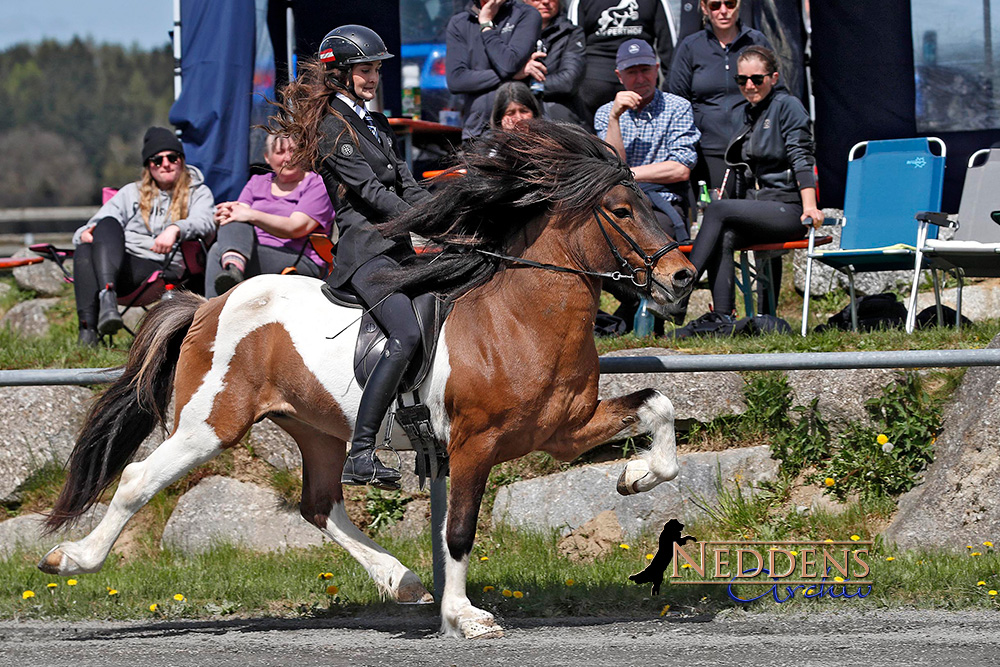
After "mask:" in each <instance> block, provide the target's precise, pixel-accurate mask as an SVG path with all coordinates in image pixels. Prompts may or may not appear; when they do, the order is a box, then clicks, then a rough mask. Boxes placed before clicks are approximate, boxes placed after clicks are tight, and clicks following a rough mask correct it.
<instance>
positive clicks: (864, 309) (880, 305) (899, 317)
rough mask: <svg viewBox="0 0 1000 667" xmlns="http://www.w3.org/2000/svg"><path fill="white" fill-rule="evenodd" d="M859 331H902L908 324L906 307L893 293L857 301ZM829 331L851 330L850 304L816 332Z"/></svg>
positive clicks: (871, 295)
mask: <svg viewBox="0 0 1000 667" xmlns="http://www.w3.org/2000/svg"><path fill="white" fill-rule="evenodd" d="M857 308H858V331H871V330H872V329H902V328H903V326H904V325H905V324H906V306H904V305H903V304H901V303H899V301H898V300H897V299H896V295H895V294H893V293H892V292H883V293H882V294H870V295H868V296H863V297H861V298H860V299H858V300H857ZM827 329H842V330H844V331H849V330H850V329H851V306H850V304H848V305H847V306H845V307H844V309H843V310H841V311H840V312H839V313H837V314H836V315H832V316H831V317H830V319H828V320H827V321H826V324H821V325H819V326H818V327H816V329H815V331H816V332H821V331H826V330H827Z"/></svg>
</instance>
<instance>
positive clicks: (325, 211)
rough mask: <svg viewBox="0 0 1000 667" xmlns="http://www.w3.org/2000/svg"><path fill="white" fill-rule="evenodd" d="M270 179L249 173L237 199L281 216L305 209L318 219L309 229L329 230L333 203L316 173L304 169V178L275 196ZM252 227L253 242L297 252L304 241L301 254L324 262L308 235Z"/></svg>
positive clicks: (257, 209)
mask: <svg viewBox="0 0 1000 667" xmlns="http://www.w3.org/2000/svg"><path fill="white" fill-rule="evenodd" d="M273 181H274V174H259V175H256V176H251V177H250V180H249V181H248V182H247V184H246V185H245V186H244V187H243V192H241V193H240V198H239V199H238V200H237V201H240V202H242V203H244V204H246V205H248V206H250V207H251V208H253V209H254V210H255V211H260V212H262V213H270V214H272V215H280V216H282V217H285V218H287V217H289V216H290V215H291V214H292V213H295V212H296V211H298V212H299V213H305V214H306V215H308V216H309V217H310V218H312V219H313V220H315V221H316V222H318V223H319V227H317V228H316V229H314V230H313V233H320V232H322V233H324V234H329V233H330V230H331V228H332V227H331V226H332V225H333V218H334V211H333V204H331V203H330V195H328V194H327V192H326V185H325V184H324V183H323V179H322V178H321V177H320V175H319V174H317V173H316V172H314V171H308V172H306V176H305V178H303V179H302V181H301V182H300V183H299V184H298V186H296V188H295V189H294V190H292V191H291V192H289V193H288V194H287V195H285V196H284V197H277V196H275V195H274V194H272V193H271V183H272V182H273ZM254 231H255V232H256V233H257V242H258V243H260V244H261V245H266V246H270V247H272V248H287V249H288V250H293V251H295V252H299V250H301V249H302V246H303V245H304V246H305V247H306V249H305V253H303V254H304V255H305V256H306V257H308V258H309V259H311V260H312V261H313V262H315V263H316V264H318V265H320V266H324V265H325V264H326V262H324V261H323V258H321V257H320V256H319V255H318V254H316V251H315V250H313V248H312V244H310V243H309V237H308V236H304V237H302V238H297V239H281V238H278V237H277V236H274V235H273V234H270V233H268V232H266V231H264V230H263V229H261V228H260V227H256V228H255V229H254Z"/></svg>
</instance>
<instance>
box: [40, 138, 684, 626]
mask: <svg viewBox="0 0 1000 667" xmlns="http://www.w3.org/2000/svg"><path fill="white" fill-rule="evenodd" d="M460 167H461V168H464V170H465V175H463V176H461V177H455V178H450V179H447V180H446V181H445V182H443V183H442V185H441V188H440V189H439V190H438V191H437V192H436V193H435V194H434V195H432V197H430V198H428V200H427V201H425V202H422V203H420V204H418V206H417V207H415V208H414V209H412V210H410V211H409V212H407V213H404V214H403V215H401V216H400V217H398V218H396V219H394V220H393V221H392V222H390V223H388V225H387V226H386V227H385V228H384V231H385V233H386V234H396V233H402V232H404V231H405V230H415V231H420V232H421V233H422V234H424V235H426V236H427V237H428V238H429V239H431V240H432V241H435V242H436V243H438V244H439V245H441V246H443V247H444V248H445V250H444V251H442V252H441V253H440V254H439V255H436V256H433V257H431V256H427V255H419V256H417V258H416V259H415V260H414V261H415V262H416V264H414V265H413V266H404V267H403V269H402V270H401V271H400V272H399V274H398V275H393V276H386V280H387V281H392V280H395V281H396V286H397V287H399V288H401V289H403V288H407V289H414V290H417V291H419V290H426V289H427V288H428V286H437V287H438V288H440V290H441V291H440V294H441V295H442V297H444V296H447V298H449V299H450V300H451V303H452V310H451V312H450V314H449V316H448V318H447V320H446V321H445V323H444V325H443V328H442V331H441V334H440V338H439V343H438V346H437V348H436V353H435V355H434V358H433V361H432V363H431V365H430V369H429V371H428V375H427V377H426V379H425V381H424V382H423V383H422V385H421V386H420V388H419V389H418V393H419V396H420V398H421V400H422V401H423V402H424V404H425V405H426V406H427V407H428V408H429V410H430V413H431V423H432V426H433V430H434V433H435V434H436V437H437V438H438V439H439V440H440V441H441V442H442V443H444V444H446V447H447V453H448V457H449V466H450V475H451V493H450V496H449V501H448V510H447V521H446V525H445V543H446V546H447V549H446V551H447V553H446V555H445V561H446V562H445V585H444V589H443V595H442V599H441V629H442V632H443V633H444V634H445V635H446V636H458V637H468V638H475V637H484V638H485V637H499V636H502V635H503V628H502V627H501V626H500V625H499V624H498V623H497V622H496V620H495V619H494V618H493V616H492V615H491V614H489V613H488V612H486V611H485V610H482V609H478V608H476V607H475V606H474V605H473V604H472V603H471V602H470V600H469V598H468V596H467V593H466V580H467V570H468V566H469V555H470V553H471V551H472V546H473V540H474V538H475V532H476V523H477V518H478V514H479V510H480V503H481V500H482V497H483V493H484V489H485V486H486V482H487V477H488V475H489V472H490V469H491V468H492V467H493V466H495V465H497V464H499V463H502V462H504V461H508V460H512V459H515V458H518V457H521V456H524V455H525V454H528V453H529V452H532V451H536V450H541V451H545V452H548V453H549V454H551V455H552V456H553V457H555V458H557V459H559V460H562V461H570V460H572V459H574V458H576V457H577V456H579V455H580V454H582V453H583V452H585V451H587V450H589V449H592V448H593V447H595V446H597V445H600V444H602V443H605V442H609V441H612V440H614V439H620V438H623V437H627V436H635V435H640V434H649V435H650V436H651V444H650V446H649V447H648V449H646V450H645V451H643V452H642V454H641V456H639V457H638V458H635V459H633V460H630V461H628V462H627V463H626V464H625V466H624V469H623V471H622V473H621V475H620V477H619V479H618V481H617V489H618V491H619V492H620V493H623V494H633V493H640V492H645V491H648V490H650V489H652V488H653V487H655V486H657V485H658V484H661V483H662V482H665V481H667V480H670V479H673V478H674V477H675V476H676V475H677V472H678V464H677V457H676V442H675V434H674V412H673V406H672V404H671V403H670V400H669V399H668V398H666V397H665V396H663V395H662V394H660V393H659V392H658V391H655V390H652V389H646V390H642V391H638V392H636V393H632V394H629V395H627V396H623V397H620V398H613V399H606V400H598V398H597V388H598V374H599V369H598V355H597V350H596V347H595V342H594V336H593V326H594V319H595V316H596V314H597V309H598V300H599V296H600V292H601V284H602V280H619V281H628V282H629V283H630V284H634V285H635V286H636V289H639V290H641V291H642V292H643V293H645V294H648V295H649V297H650V298H652V299H653V300H655V301H657V302H659V303H666V302H668V301H673V300H677V299H680V298H682V297H683V296H684V295H685V294H687V293H688V292H689V291H690V288H691V284H692V282H693V280H694V271H693V267H692V266H691V264H690V263H688V261H687V260H686V258H685V257H684V255H683V254H681V252H679V251H678V250H677V244H676V243H675V242H672V240H671V239H670V238H669V237H668V236H667V235H666V233H665V232H664V231H662V230H661V229H660V227H659V226H658V225H657V223H656V219H655V217H654V216H653V212H652V210H651V208H650V205H649V203H648V202H647V200H646V199H644V197H643V195H642V194H641V192H640V191H639V189H638V188H637V187H636V185H635V183H634V181H633V179H632V174H631V171H630V170H629V168H628V167H627V166H626V165H625V164H624V163H623V162H622V161H621V159H620V158H619V157H618V155H617V154H616V153H615V152H614V151H613V150H612V149H611V147H610V146H609V145H608V144H605V143H604V142H602V141H600V140H598V139H596V138H593V137H592V136H591V135H589V134H587V133H585V132H583V131H579V130H575V129H571V128H570V127H568V126H561V125H555V124H549V123H544V122H535V123H532V124H531V125H530V126H529V128H528V129H526V130H525V131H524V132H518V133H512V134H507V133H502V132H498V133H496V134H495V135H494V136H493V137H492V138H490V139H487V140H485V141H482V142H481V144H480V145H478V146H477V147H475V148H474V149H473V150H470V151H468V152H467V153H466V154H465V157H464V163H459V165H456V167H455V169H456V170H457V169H459V168H460ZM322 286H323V283H322V282H321V281H319V280H315V279H312V278H307V277H303V276H294V275H292V276H273V275H265V276H258V277H255V278H252V279H250V280H247V281H244V282H242V283H240V284H239V285H237V286H236V287H234V288H233V289H232V290H231V291H229V292H227V293H226V294H224V295H222V296H220V297H217V298H214V299H211V300H208V301H206V300H205V299H204V298H202V297H199V296H197V295H194V294H191V293H185V292H181V293H178V294H177V295H176V296H175V298H174V299H172V300H170V301H166V302H163V303H162V304H159V305H157V306H155V307H154V308H153V309H151V311H150V312H149V314H148V315H147V316H146V319H145V321H144V322H143V324H142V326H141V328H140V329H139V331H138V334H137V336H136V338H135V341H134V343H133V347H132V349H131V351H130V353H129V357H128V360H127V363H126V365H125V367H124V369H123V374H122V375H121V377H120V378H119V379H118V380H117V381H116V382H114V384H112V385H111V386H110V387H109V388H108V389H107V390H106V391H105V392H104V393H103V394H102V395H101V396H99V397H98V399H96V402H95V403H94V405H93V406H92V408H91V410H90V412H89V413H88V416H87V419H86V421H85V424H84V427H83V429H82V431H81V434H80V437H79V439H78V441H77V443H76V445H75V448H74V450H73V453H72V454H71V456H70V460H69V464H68V475H67V480H66V483H65V486H64V488H63V489H62V491H61V494H60V496H59V498H58V499H57V501H56V503H55V506H54V509H53V510H52V511H51V513H50V514H49V516H48V519H47V524H48V527H49V529H50V530H54V529H56V528H58V527H60V526H62V525H63V524H65V523H66V522H68V521H71V520H73V519H75V518H78V517H79V516H80V515H81V514H82V513H83V512H84V511H86V510H87V509H88V508H89V507H90V506H92V505H93V504H94V503H95V502H96V501H97V500H98V499H99V497H100V496H101V494H102V492H103V491H104V490H105V489H107V487H108V486H109V485H111V484H112V483H113V482H114V481H115V479H116V478H120V479H119V482H118V487H117V490H116V491H115V493H114V495H113V497H112V499H111V501H110V504H109V506H108V509H107V512H106V513H105V515H104V517H103V519H102V520H101V521H100V523H99V524H98V525H97V526H96V527H95V528H94V529H93V531H92V532H91V533H89V534H88V535H86V536H85V537H83V538H82V539H80V540H79V541H75V542H63V543H61V544H59V545H57V546H55V547H54V548H52V550H50V551H49V552H48V553H47V554H46V555H45V556H44V557H43V558H42V560H41V562H40V563H39V567H40V568H41V569H42V570H43V571H45V572H48V573H51V574H58V575H63V576H74V575H78V574H81V573H86V572H96V571H97V570H99V569H100V568H101V566H102V564H103V563H104V560H105V559H106V558H107V556H108V553H109V552H110V550H111V548H112V545H113V544H114V542H115V540H116V539H117V538H118V536H119V535H120V534H121V531H122V530H123V528H124V527H125V524H126V522H127V521H128V520H129V519H130V518H131V517H132V516H133V515H134V514H135V513H136V512H137V511H138V510H139V509H140V508H141V507H142V506H143V505H144V504H145V503H147V502H148V501H149V500H150V499H151V498H152V497H153V495H154V494H156V493H157V492H159V491H160V490H162V489H164V488H165V487H167V486H168V485H170V484H171V483H173V482H174V481H176V480H178V479H179V478H181V477H182V476H183V475H185V474H186V473H187V472H188V471H190V470H191V469H192V468H194V467H195V466H197V465H200V464H202V463H205V462H207V461H209V460H210V459H212V458H213V457H215V456H217V455H218V454H219V453H221V452H222V451H223V450H225V449H226V448H229V447H232V446H233V445H235V444H236V443H238V442H239V441H240V439H241V438H242V437H243V436H244V434H245V433H246V432H247V430H248V429H249V428H250V427H251V425H253V424H254V423H255V422H257V421H260V420H262V419H265V418H267V419H270V420H271V421H273V422H274V423H275V424H277V425H278V426H279V427H281V428H282V429H284V430H285V431H286V432H287V433H288V434H289V435H290V436H291V437H292V438H293V439H294V440H295V442H296V443H297V444H298V447H299V449H300V450H301V454H302V498H301V503H300V511H301V514H302V517H303V518H304V519H305V520H306V521H308V522H309V523H312V524H313V525H315V526H316V527H317V528H319V530H321V531H322V532H323V533H324V534H326V535H327V536H328V537H329V538H330V539H332V540H333V541H335V542H337V543H338V544H340V545H341V546H342V547H344V549H346V550H347V551H348V552H349V553H350V554H351V555H352V556H353V557H354V558H355V559H357V560H358V561H359V562H360V563H361V564H362V565H363V566H364V568H365V569H366V570H367V572H368V573H369V575H370V576H371V577H372V579H373V580H374V582H375V583H376V585H377V586H378V587H379V589H380V590H381V591H382V592H383V594H384V595H386V596H387V597H390V598H392V599H395V600H396V601H397V602H399V603H430V602H433V597H432V596H431V594H430V593H429V592H428V591H427V590H426V588H425V587H424V586H423V584H422V583H421V581H420V580H419V578H418V577H417V576H416V575H415V574H414V573H413V572H412V571H410V570H409V569H408V568H406V567H405V566H404V565H403V564H402V563H400V562H399V561H398V560H397V559H396V558H395V557H393V556H392V555H391V554H389V553H388V552H387V551H386V550H384V549H383V548H382V547H380V546H379V545H377V544H376V543H375V542H374V541H372V540H371V539H369V538H368V537H367V536H365V535H364V534H363V533H362V532H361V531H360V530H358V529H357V528H356V527H355V526H354V525H353V524H352V523H351V521H350V520H349V519H348V517H347V514H346V512H345V509H344V497H343V492H342V488H341V483H340V476H341V470H342V468H343V465H344V460H345V455H346V454H345V452H346V443H347V441H349V440H350V438H351V434H352V428H353V424H354V420H355V417H356V415H357V408H358V402H359V400H360V398H361V387H360V386H359V385H358V383H357V381H356V380H355V375H354V367H353V353H354V345H355V338H356V337H357V334H358V329H359V325H358V321H359V316H358V313H359V311H358V310H357V309H351V308H347V307H338V306H336V305H334V304H333V303H331V302H330V301H329V300H328V299H327V298H326V297H325V296H324V295H323V294H322V291H321V287H322ZM449 290H450V291H449ZM448 295H450V296H448ZM171 392H172V395H173V400H174V412H175V416H174V419H173V428H172V432H171V434H170V436H169V437H168V438H167V439H166V440H165V441H163V443H162V444H160V445H159V446H158V447H157V448H156V449H155V450H154V451H153V452H152V453H151V454H150V455H149V456H148V457H147V458H146V459H145V460H143V461H138V462H132V461H131V459H132V457H133V456H134V454H135V452H136V450H137V448H138V447H139V445H140V443H141V442H142V441H143V440H144V439H145V438H146V437H147V436H148V435H149V434H150V433H151V432H152V429H153V428H154V427H155V425H156V424H157V423H158V422H159V423H161V424H163V423H164V420H165V417H164V415H165V412H166V408H167V403H168V400H169V397H170V395H171Z"/></svg>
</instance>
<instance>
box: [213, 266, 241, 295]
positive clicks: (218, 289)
mask: <svg viewBox="0 0 1000 667" xmlns="http://www.w3.org/2000/svg"><path fill="white" fill-rule="evenodd" d="M241 282H243V272H242V271H240V270H239V268H237V267H236V265H235V264H226V267H225V268H224V269H222V273H220V274H219V275H217V276H216V277H215V293H216V294H218V295H219V296H222V295H223V294H225V293H226V292H228V291H229V290H231V289H233V288H234V287H236V286H237V285H239V284H240V283H241Z"/></svg>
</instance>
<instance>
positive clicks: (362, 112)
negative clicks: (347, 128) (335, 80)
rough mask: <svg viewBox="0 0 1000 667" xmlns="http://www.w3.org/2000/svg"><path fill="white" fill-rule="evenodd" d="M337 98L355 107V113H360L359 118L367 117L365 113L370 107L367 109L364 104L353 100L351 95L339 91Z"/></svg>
mask: <svg viewBox="0 0 1000 667" xmlns="http://www.w3.org/2000/svg"><path fill="white" fill-rule="evenodd" d="M337 98H338V99H339V100H340V101H341V102H343V103H344V104H346V105H347V106H349V107H351V108H352V109H354V113H356V114H358V118H360V119H361V120H364V119H365V115H366V114H367V113H368V109H366V108H365V106H364V105H363V104H360V103H358V102H355V101H354V100H352V99H351V98H350V97H348V96H347V95H345V94H343V93H337Z"/></svg>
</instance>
